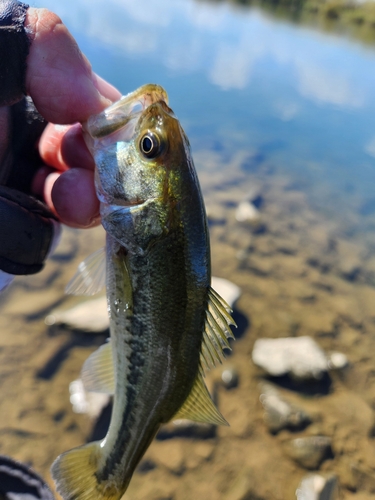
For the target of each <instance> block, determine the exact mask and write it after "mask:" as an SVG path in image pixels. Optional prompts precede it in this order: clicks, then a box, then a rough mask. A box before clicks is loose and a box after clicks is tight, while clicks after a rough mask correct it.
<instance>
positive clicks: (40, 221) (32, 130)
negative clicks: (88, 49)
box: [0, 0, 120, 290]
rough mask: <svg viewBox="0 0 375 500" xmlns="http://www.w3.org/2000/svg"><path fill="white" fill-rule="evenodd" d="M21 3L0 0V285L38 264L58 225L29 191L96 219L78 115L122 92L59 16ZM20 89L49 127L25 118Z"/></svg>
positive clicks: (61, 212)
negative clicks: (99, 73) (95, 64)
mask: <svg viewBox="0 0 375 500" xmlns="http://www.w3.org/2000/svg"><path fill="white" fill-rule="evenodd" d="M26 7H27V6H25V5H23V4H21V3H18V2H17V1H16V0H0V20H1V24H2V28H3V29H2V30H1V33H0V35H1V43H0V53H2V54H3V55H4V54H5V55H7V56H8V57H4V58H0V105H1V104H2V105H3V107H0V240H1V245H0V290H1V288H2V284H1V273H2V272H5V273H8V274H11V275H12V274H32V273H34V272H37V271H38V270H40V269H41V268H42V267H43V262H44V260H45V258H46V256H47V254H48V252H50V249H51V245H53V241H54V240H56V234H57V233H58V232H59V231H58V225H56V223H55V222H54V221H53V220H52V218H51V214H48V212H46V210H45V208H44V207H43V206H41V205H38V204H37V202H36V201H35V200H32V199H31V198H30V197H28V194H34V195H38V196H39V197H40V198H44V200H45V203H46V205H47V206H48V207H49V208H50V210H51V211H52V213H53V214H54V215H55V216H56V218H57V219H58V220H60V221H61V222H63V223H65V224H68V225H70V226H73V227H92V226H94V225H96V224H98V223H99V202H98V200H97V198H96V194H95V188H94V172H93V171H94V163H93V160H92V157H91V155H90V153H89V152H88V150H87V148H86V146H85V144H84V141H83V137H82V131H81V125H80V122H83V121H85V120H86V119H87V118H88V117H89V116H90V115H92V114H96V113H99V112H100V111H102V110H103V109H104V108H105V107H107V106H108V105H109V104H110V103H111V102H112V101H114V100H117V99H118V98H119V97H120V93H119V92H118V91H117V90H116V89H115V88H114V87H112V86H111V85H110V84H108V83H106V82H105V81H104V80H102V79H101V78H100V77H98V76H97V75H95V73H93V71H92V69H91V66H90V64H89V62H88V61H87V59H86V58H85V56H84V55H83V54H82V53H81V52H80V50H79V48H78V46H77V44H76V42H75V40H74V39H73V37H72V36H71V34H70V33H69V32H68V30H67V28H66V27H65V26H64V25H63V23H62V22H61V20H60V19H59V17H58V16H56V15H55V14H53V13H52V12H49V11H48V10H46V9H33V8H30V9H28V10H26ZM7 26H9V28H7ZM22 26H24V27H25V30H26V33H27V35H28V38H29V39H30V42H31V43H30V46H29V50H28V56H27V60H26V63H27V66H26V72H25V60H24V59H25V57H26V54H27V48H28V38H27V37H26V35H25V32H24V31H22V29H20V28H22ZM15 28H16V29H15ZM14 37H16V38H14ZM23 94H28V95H29V96H30V97H31V98H32V99H33V101H34V104H35V105H36V108H37V110H38V111H39V113H40V114H41V115H42V117H43V118H44V119H45V120H46V121H47V122H50V123H49V124H48V125H47V126H46V127H45V124H43V123H42V122H40V121H39V122H38V120H37V119H35V116H33V119H32V123H31V122H30V123H29V120H28V119H29V118H30V117H31V116H32V115H31V114H28V110H27V105H26V103H25V101H24V100H23V101H20V100H21V99H22V95H23ZM18 101H20V102H18ZM15 103H16V104H15ZM6 105H8V106H6ZM9 105H12V106H11V107H9ZM34 115H35V113H34ZM38 123H39V124H38ZM53 123H58V124H59V125H57V126H56V125H52V124H53ZM44 127H45V129H44V132H43V133H42V135H41V136H40V134H41V132H42V130H43V128H44ZM37 140H38V148H39V153H40V155H38V154H37V152H36V151H35V143H36V141H37ZM20 191H22V192H23V193H22V192H20ZM24 193H26V194H24ZM5 281H6V282H8V278H6V280H5Z"/></svg>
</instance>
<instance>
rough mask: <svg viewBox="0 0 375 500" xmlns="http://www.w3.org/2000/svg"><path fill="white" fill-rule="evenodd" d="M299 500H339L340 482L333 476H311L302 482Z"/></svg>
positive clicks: (298, 490) (297, 492)
mask: <svg viewBox="0 0 375 500" xmlns="http://www.w3.org/2000/svg"><path fill="white" fill-rule="evenodd" d="M296 497H297V500H337V499H338V498H339V497H338V480H337V477H336V476H335V475H333V474H330V475H325V474H309V475H308V476H305V477H304V478H303V479H302V481H301V482H300V484H299V486H298V488H297V491H296Z"/></svg>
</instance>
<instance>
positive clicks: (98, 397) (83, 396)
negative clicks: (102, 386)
mask: <svg viewBox="0 0 375 500" xmlns="http://www.w3.org/2000/svg"><path fill="white" fill-rule="evenodd" d="M69 392H70V402H71V404H72V407H73V411H74V412H75V413H85V414H86V415H88V416H89V417H90V418H93V419H96V418H98V417H99V415H100V414H101V412H102V411H103V408H105V407H106V406H107V404H108V403H109V400H110V396H109V395H108V394H102V393H98V392H88V391H86V390H85V388H84V385H83V382H82V380H81V379H77V380H74V381H73V382H71V383H70V384H69Z"/></svg>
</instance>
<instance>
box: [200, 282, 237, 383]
mask: <svg viewBox="0 0 375 500" xmlns="http://www.w3.org/2000/svg"><path fill="white" fill-rule="evenodd" d="M231 312H232V309H231V308H230V307H229V306H228V304H227V303H226V302H225V300H224V299H223V298H221V297H220V295H219V294H218V293H217V292H215V290H214V289H213V288H211V287H210V288H209V290H208V308H207V313H206V322H205V328H204V332H203V340H202V350H201V372H202V375H203V374H204V372H205V370H207V369H209V368H210V367H215V366H217V364H218V363H222V360H223V358H224V357H225V355H224V351H223V350H224V349H231V347H230V344H229V342H228V339H229V338H232V339H234V336H233V333H232V330H231V329H230V325H234V326H237V325H236V323H235V322H234V320H233V318H232V316H231V314H230V313H231Z"/></svg>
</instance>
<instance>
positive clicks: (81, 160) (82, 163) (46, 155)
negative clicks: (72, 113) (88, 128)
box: [39, 123, 95, 171]
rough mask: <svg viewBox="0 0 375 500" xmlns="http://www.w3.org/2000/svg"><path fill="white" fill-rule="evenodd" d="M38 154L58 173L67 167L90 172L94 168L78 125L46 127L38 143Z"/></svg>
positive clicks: (50, 125)
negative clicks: (85, 169)
mask: <svg viewBox="0 0 375 500" xmlns="http://www.w3.org/2000/svg"><path fill="white" fill-rule="evenodd" d="M39 153H40V156H41V157H42V159H43V161H44V162H45V163H46V164H47V165H50V166H52V167H54V168H56V169H57V170H60V171H64V170H67V169H68V168H69V167H73V168H74V167H75V168H87V169H90V170H93V169H94V167H95V163H94V160H93V158H92V156H91V154H90V152H89V150H88V149H87V146H86V144H85V141H84V139H83V135H82V127H81V125H80V124H79V123H76V124H75V125H71V126H62V125H52V124H49V125H47V127H46V128H45V130H44V132H43V134H42V136H41V138H40V141H39Z"/></svg>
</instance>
